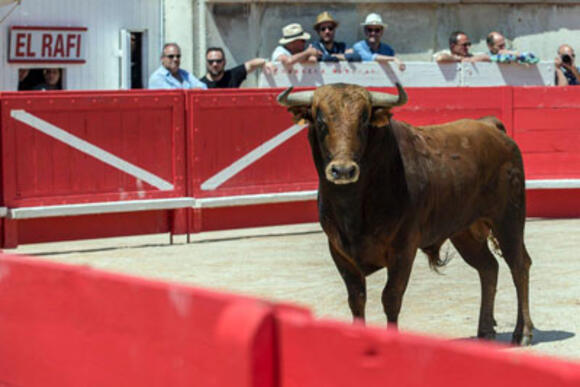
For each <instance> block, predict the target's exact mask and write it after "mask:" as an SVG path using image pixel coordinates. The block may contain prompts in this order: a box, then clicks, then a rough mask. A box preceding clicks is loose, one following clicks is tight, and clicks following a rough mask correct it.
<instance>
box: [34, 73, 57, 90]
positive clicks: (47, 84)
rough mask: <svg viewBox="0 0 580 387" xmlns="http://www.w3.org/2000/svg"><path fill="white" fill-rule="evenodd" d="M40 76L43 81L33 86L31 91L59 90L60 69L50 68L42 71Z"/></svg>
mask: <svg viewBox="0 0 580 387" xmlns="http://www.w3.org/2000/svg"><path fill="white" fill-rule="evenodd" d="M42 76H43V77H44V81H43V82H41V83H39V84H38V85H36V86H34V87H33V88H32V90H61V89H62V83H61V79H60V78H61V72H60V69H57V68H50V69H43V70H42Z"/></svg>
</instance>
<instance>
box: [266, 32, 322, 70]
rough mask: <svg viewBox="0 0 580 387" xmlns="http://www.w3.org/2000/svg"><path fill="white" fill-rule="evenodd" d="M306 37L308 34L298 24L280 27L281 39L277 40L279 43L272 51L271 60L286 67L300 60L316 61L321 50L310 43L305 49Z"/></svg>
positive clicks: (308, 37)
mask: <svg viewBox="0 0 580 387" xmlns="http://www.w3.org/2000/svg"><path fill="white" fill-rule="evenodd" d="M308 39H310V34H309V33H308V32H304V30H303V29H302V26H301V25H300V24H298V23H292V24H288V25H287V26H285V27H284V28H282V39H280V40H279V41H278V43H280V45H279V46H278V47H276V48H275V49H274V52H273V53H272V62H280V63H282V64H283V65H284V66H286V67H292V65H293V64H294V63H300V62H311V63H315V62H317V61H318V57H319V56H322V52H320V51H318V50H317V49H315V48H314V47H312V45H309V46H308V48H306V49H305V47H306V41H307V40H308Z"/></svg>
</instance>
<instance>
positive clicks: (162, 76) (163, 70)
mask: <svg viewBox="0 0 580 387" xmlns="http://www.w3.org/2000/svg"><path fill="white" fill-rule="evenodd" d="M180 64H181V49H180V48H179V46H178V45H177V43H166V44H165V45H164V46H163V53H162V54H161V67H159V68H158V69H157V70H155V72H154V73H153V74H151V77H149V85H148V87H149V88H150V89H207V85H206V84H205V83H203V82H201V81H200V80H199V79H197V78H196V77H194V76H193V75H191V74H190V73H188V72H187V71H185V70H182V69H180V68H179V65H180Z"/></svg>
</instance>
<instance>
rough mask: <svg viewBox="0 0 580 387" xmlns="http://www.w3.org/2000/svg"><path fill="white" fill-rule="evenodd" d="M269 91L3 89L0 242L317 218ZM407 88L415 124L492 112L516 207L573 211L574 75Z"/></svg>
mask: <svg viewBox="0 0 580 387" xmlns="http://www.w3.org/2000/svg"><path fill="white" fill-rule="evenodd" d="M386 90H387V91H389V92H394V91H395V90H394V89H386ZM279 92H280V90H270V89H259V90H252V89H242V90H209V91H188V92H183V91H138V92H135V91H125V92H81V93H79V92H60V93H57V92H49V93H4V94H2V99H1V108H0V115H1V119H0V125H1V131H2V133H1V136H0V141H1V146H2V160H1V162H2V171H1V173H2V184H1V188H0V189H1V195H2V202H1V203H0V204H1V205H2V206H4V207H8V208H9V210H8V216H7V218H3V219H2V233H1V234H2V242H1V245H2V246H3V247H15V246H16V245H17V244H18V243H33V242H45V241H54V240H66V239H79V238H89V237H92V238H96V237H105V236H119V235H132V234H144V233H159V232H168V231H169V232H171V233H184V232H189V230H190V229H191V230H193V231H196V232H197V231H202V230H216V229H224V228H233V227H250V226H264V225H272V224H284V223H297V222H312V221H316V219H317V214H316V204H315V198H316V186H317V182H316V174H315V171H314V167H313V163H312V160H311V155H310V150H309V147H308V144H307V139H306V129H305V128H303V127H301V126H299V125H294V124H293V123H292V122H291V119H290V115H289V114H288V113H287V112H286V111H285V109H283V108H282V107H280V106H278V104H277V103H276V101H275V98H276V95H277V94H278V93H279ZM408 93H409V103H408V104H407V105H405V106H403V107H400V108H396V109H395V111H394V113H395V114H394V118H395V119H398V120H402V121H407V122H409V123H411V124H413V125H426V124H436V123H442V122H447V121H451V120H455V119H459V118H465V117H472V118H476V117H481V116H485V115H495V116H497V117H498V118H500V119H501V120H502V121H503V122H504V124H505V126H506V128H507V131H508V134H509V135H511V136H512V137H514V138H515V140H516V141H517V142H518V144H519V145H520V147H521V149H522V152H523V158H524V164H525V168H526V178H527V180H528V183H529V186H528V216H557V217H573V216H580V206H578V205H577V199H576V198H577V197H578V195H580V156H578V154H577V153H576V152H575V149H577V148H578V146H579V145H580V132H579V131H578V130H576V128H575V121H574V117H575V116H576V115H577V113H578V112H579V111H580V90H578V88H572V87H569V88H545V87H520V88H514V87H489V88H409V89H408ZM91 204H94V206H91ZM81 207H82V208H81ZM191 208H193V210H191ZM0 210H1V209H0ZM135 211H139V212H140V213H139V214H137V212H135ZM111 213H114V214H111ZM64 215H67V216H64ZM73 215H74V216H73ZM0 216H2V214H0Z"/></svg>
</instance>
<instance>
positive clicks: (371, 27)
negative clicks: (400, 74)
mask: <svg viewBox="0 0 580 387" xmlns="http://www.w3.org/2000/svg"><path fill="white" fill-rule="evenodd" d="M361 25H362V27H363V29H364V33H365V36H366V39H365V40H361V41H360V42H357V43H355V44H354V46H353V49H354V51H355V52H356V53H358V54H359V55H360V57H361V58H362V60H363V62H370V61H376V62H379V63H387V62H395V64H396V65H397V66H398V67H399V70H401V71H405V67H406V66H405V64H404V63H403V62H402V61H401V60H399V59H398V58H397V57H396V56H395V50H393V48H392V47H391V46H389V45H388V44H386V43H381V38H382V36H383V32H384V30H385V29H386V28H387V25H386V24H385V23H383V19H382V18H381V16H380V15H379V14H376V13H369V14H368V16H367V17H366V19H365V22H364V23H361Z"/></svg>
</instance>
